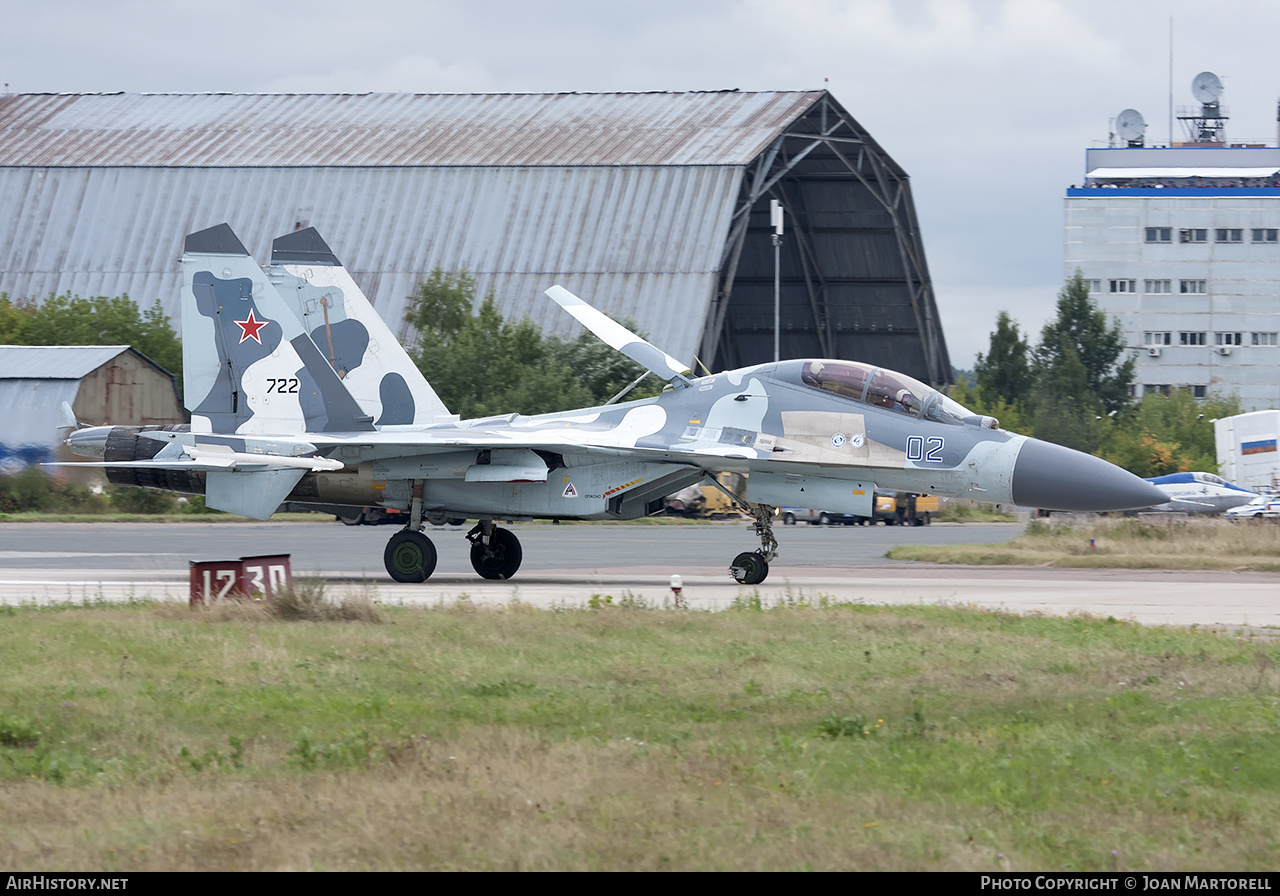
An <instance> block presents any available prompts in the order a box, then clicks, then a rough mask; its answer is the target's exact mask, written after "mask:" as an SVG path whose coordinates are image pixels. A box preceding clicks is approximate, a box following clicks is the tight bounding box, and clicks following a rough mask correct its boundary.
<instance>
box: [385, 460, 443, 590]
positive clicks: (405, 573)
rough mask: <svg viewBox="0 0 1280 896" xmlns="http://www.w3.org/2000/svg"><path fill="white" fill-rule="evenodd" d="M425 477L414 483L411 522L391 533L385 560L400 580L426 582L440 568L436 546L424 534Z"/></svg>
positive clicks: (410, 511)
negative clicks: (423, 484) (423, 490)
mask: <svg viewBox="0 0 1280 896" xmlns="http://www.w3.org/2000/svg"><path fill="white" fill-rule="evenodd" d="M421 529H422V480H421V479H416V480H414V482H413V500H412V501H411V502H410V503H409V522H408V523H407V524H406V525H405V527H404V528H403V529H401V530H400V531H399V532H397V533H396V534H395V535H392V536H391V540H390V541H388V542H387V549H386V550H385V551H383V552H382V562H383V564H384V565H385V566H386V567H387V572H388V573H390V574H391V578H393V579H395V580H396V581H397V582H415V583H416V582H425V581H426V580H427V579H429V578H430V577H431V574H432V573H433V572H435V571H436V546H435V545H434V544H432V543H431V539H430V538H427V536H425V535H423V534H422V532H421V531H420V530H421Z"/></svg>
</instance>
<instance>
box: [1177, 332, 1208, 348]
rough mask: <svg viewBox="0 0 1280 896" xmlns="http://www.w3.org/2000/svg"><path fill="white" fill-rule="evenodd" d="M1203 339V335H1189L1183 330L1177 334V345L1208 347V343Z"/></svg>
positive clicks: (1204, 335)
mask: <svg viewBox="0 0 1280 896" xmlns="http://www.w3.org/2000/svg"><path fill="white" fill-rule="evenodd" d="M1205 337H1206V334H1204V333H1189V332H1187V331H1186V330H1183V331H1182V332H1181V333H1179V334H1178V345H1208V344H1209V342H1208V340H1207V339H1206V338H1205Z"/></svg>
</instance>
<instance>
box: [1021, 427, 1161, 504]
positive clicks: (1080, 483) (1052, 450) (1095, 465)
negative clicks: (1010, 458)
mask: <svg viewBox="0 0 1280 896" xmlns="http://www.w3.org/2000/svg"><path fill="white" fill-rule="evenodd" d="M1168 500H1169V496H1168V495H1166V494H1165V493H1164V492H1162V491H1161V490H1160V489H1158V488H1156V487H1155V486H1154V485H1152V484H1151V483H1150V482H1147V481H1145V480H1143V479H1139V478H1138V477H1137V476H1134V475H1133V474H1132V473H1130V472H1129V471H1128V470H1122V469H1120V468H1119V467H1117V466H1115V465H1114V464H1110V463H1107V462H1106V461H1105V460H1103V459H1102V458H1099V457H1094V456H1093V455H1091V454H1085V453H1084V452H1081V451H1075V450H1073V449H1071V448H1064V447H1063V446H1061V445H1054V444H1053V443H1051V442H1041V441H1039V440H1038V439H1027V441H1026V442H1024V443H1023V445H1022V449H1021V450H1020V451H1019V452H1018V459H1017V460H1016V461H1015V462H1014V465H1013V502H1014V503H1015V504H1017V505H1018V506H1019V507H1040V508H1044V509H1045V510H1077V511H1090V510H1091V511H1104V510H1136V509H1137V508H1140V507H1150V506H1152V505H1153V504H1163V503H1165V502H1166V501H1168Z"/></svg>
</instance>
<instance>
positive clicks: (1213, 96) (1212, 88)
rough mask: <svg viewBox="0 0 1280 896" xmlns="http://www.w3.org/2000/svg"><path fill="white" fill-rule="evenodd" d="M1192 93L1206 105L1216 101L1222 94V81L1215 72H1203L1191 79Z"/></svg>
mask: <svg viewBox="0 0 1280 896" xmlns="http://www.w3.org/2000/svg"><path fill="white" fill-rule="evenodd" d="M1191 94H1192V95H1193V96H1194V97H1195V98H1196V99H1197V100H1199V101H1200V102H1202V103H1205V104H1206V105H1211V104H1213V103H1216V102H1217V101H1218V97H1220V96H1222V81H1221V80H1219V79H1218V76H1217V75H1215V74H1214V73H1213V72H1201V73H1200V74H1198V75H1196V76H1195V77H1194V78H1193V79H1192V80H1191Z"/></svg>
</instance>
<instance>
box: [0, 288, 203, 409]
mask: <svg viewBox="0 0 1280 896" xmlns="http://www.w3.org/2000/svg"><path fill="white" fill-rule="evenodd" d="M0 345H131V346H133V347H134V349H136V350H137V351H139V352H141V353H142V354H144V355H146V356H147V357H148V358H150V359H151V360H152V361H155V362H156V363H157V364H159V365H160V366H161V367H163V368H164V369H165V370H167V371H169V372H170V373H172V374H173V375H174V376H175V377H177V379H178V386H179V389H181V386H182V340H181V339H179V338H178V334H177V333H175V332H174V330H173V326H172V324H170V323H169V318H168V316H167V315H166V314H165V313H164V310H163V309H162V308H161V307H160V300H159V299H156V300H155V302H154V303H152V305H151V307H150V308H147V309H145V310H144V309H139V308H138V305H137V304H136V303H135V302H134V301H133V300H132V299H130V298H129V296H128V295H122V296H116V297H114V298H108V297H107V296H93V297H92V298H88V299H84V298H81V297H80V296H73V295H71V293H64V294H63V295H60V296H54V295H51V296H49V298H47V299H45V300H44V301H43V302H34V301H30V300H18V301H16V302H15V301H12V300H10V298H9V296H8V294H7V293H0Z"/></svg>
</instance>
